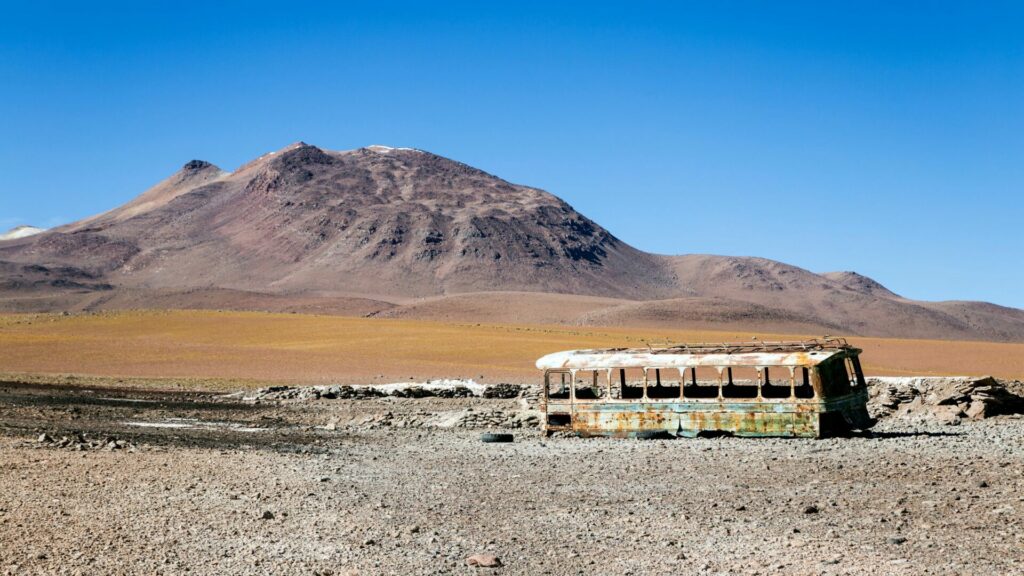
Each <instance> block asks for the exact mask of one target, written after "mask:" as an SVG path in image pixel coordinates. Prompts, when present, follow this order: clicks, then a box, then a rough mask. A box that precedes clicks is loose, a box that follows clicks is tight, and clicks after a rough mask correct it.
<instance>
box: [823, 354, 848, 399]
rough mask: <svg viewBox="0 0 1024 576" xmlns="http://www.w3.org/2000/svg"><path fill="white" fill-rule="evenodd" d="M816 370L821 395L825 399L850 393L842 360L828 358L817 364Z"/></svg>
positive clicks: (843, 360) (844, 364) (844, 362)
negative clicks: (819, 381) (819, 379)
mask: <svg viewBox="0 0 1024 576" xmlns="http://www.w3.org/2000/svg"><path fill="white" fill-rule="evenodd" d="M817 370H818V377H820V378H821V393H822V394H823V395H824V396H825V397H826V398H828V397H831V396H842V395H843V394H848V393H849V392H850V376H849V374H847V372H846V360H845V359H844V358H830V359H828V360H826V361H825V362H822V363H821V364H818V367H817Z"/></svg>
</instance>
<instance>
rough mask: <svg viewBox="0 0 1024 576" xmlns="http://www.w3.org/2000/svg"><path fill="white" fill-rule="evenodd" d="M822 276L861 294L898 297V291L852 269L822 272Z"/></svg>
mask: <svg viewBox="0 0 1024 576" xmlns="http://www.w3.org/2000/svg"><path fill="white" fill-rule="evenodd" d="M822 276H824V277H825V278H828V279H829V280H832V281H833V282H837V283H839V284H841V285H842V286H843V287H844V288H847V289H849V290H853V291H854V292H860V293H861V294H869V295H871V296H880V297H883V298H894V297H898V295H897V294H896V293H894V292H893V291H892V290H889V289H888V288H886V287H885V286H883V285H882V284H881V283H880V282H878V281H877V280H874V279H873V278H868V277H867V276H864V275H863V274H859V273H857V272H854V271H852V270H844V271H841V272H826V273H824V274H822Z"/></svg>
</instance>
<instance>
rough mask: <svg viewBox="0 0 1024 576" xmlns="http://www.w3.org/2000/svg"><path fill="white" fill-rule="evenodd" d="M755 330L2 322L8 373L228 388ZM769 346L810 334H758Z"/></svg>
mask: <svg viewBox="0 0 1024 576" xmlns="http://www.w3.org/2000/svg"><path fill="white" fill-rule="evenodd" d="M754 335H755V334H754V333H749V332H747V333H742V332H714V331H703V330H702V331H696V330H694V331H686V330H658V329H638V328H633V329H631V328H589V327H588V328H581V327H571V326H545V325H517V324H467V323H440V322H427V321H416V320H394V319H382V318H347V317H338V316H312V315H300V314H269V313H259V312H211V311H148V312H111V313H101V314H87V315H72V316H60V315H50V314H26V315H3V316H0V372H3V373H6V374H7V375H8V376H13V375H18V376H19V377H23V376H24V375H36V376H37V377H38V376H45V377H58V376H60V375H76V376H80V377H97V378H100V379H115V380H116V379H118V378H124V379H130V381H133V382H134V381H136V380H138V379H153V380H154V381H157V382H160V381H164V382H165V383H171V384H173V385H176V386H187V387H200V388H218V387H239V386H255V385H262V384H265V383H269V382H281V383H313V384H315V383H327V382H338V383H356V382H371V383H372V382H391V381H400V380H408V379H416V380H423V379H430V378H457V377H462V378H474V379H477V380H481V379H482V380H483V381H485V382H494V381H514V382H530V381H535V380H536V378H537V372H536V369H535V368H534V366H533V363H534V361H535V360H536V359H537V358H538V357H539V356H541V355H543V354H546V353H549V352H553V351H557V350H564V349H570V348H586V347H597V346H643V345H644V341H645V340H652V341H659V340H671V341H685V342H693V341H726V340H749V339H750V338H751V337H752V336H754ZM756 336H758V337H760V338H762V339H782V338H799V337H801V335H792V334H791V335H780V334H763V333H762V334H756ZM851 342H852V343H853V344H855V345H856V346H859V347H861V348H863V349H864V350H865V354H864V357H863V358H864V362H865V369H866V371H867V372H868V373H869V375H918V374H919V375H928V374H957V375H961V374H963V375H982V374H992V375H995V376H998V377H1003V378H1017V379H1020V378H1024V344H1020V343H1015V344H1000V343H987V342H965V341H939V340H898V339H883V338H859V337H856V338H852V339H851Z"/></svg>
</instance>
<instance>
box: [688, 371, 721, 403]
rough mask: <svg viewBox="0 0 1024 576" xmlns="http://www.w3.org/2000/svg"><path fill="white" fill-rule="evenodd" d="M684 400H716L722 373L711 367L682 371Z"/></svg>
mask: <svg viewBox="0 0 1024 576" xmlns="http://www.w3.org/2000/svg"><path fill="white" fill-rule="evenodd" d="M682 372H683V381H684V383H683V397H684V398H718V389H719V386H720V385H721V382H722V377H723V374H724V372H722V373H720V372H719V371H718V369H716V368H713V367H711V366H699V367H697V368H684V369H683V371H682Z"/></svg>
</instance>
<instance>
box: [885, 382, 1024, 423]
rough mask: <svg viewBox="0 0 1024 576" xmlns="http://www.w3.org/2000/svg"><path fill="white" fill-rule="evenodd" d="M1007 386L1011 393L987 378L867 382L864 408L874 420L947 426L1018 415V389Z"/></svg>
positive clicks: (1022, 401) (1022, 399)
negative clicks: (912, 420) (910, 419)
mask: <svg viewBox="0 0 1024 576" xmlns="http://www.w3.org/2000/svg"><path fill="white" fill-rule="evenodd" d="M1009 384H1010V385H1011V386H1012V387H1013V390H1012V391H1011V389H1010V387H1009V386H1008V384H1007V383H1003V382H1000V381H998V380H996V379H995V378H992V377H991V376H986V377H984V378H977V379H973V378H967V377H911V378H869V379H868V393H869V395H870V399H869V401H868V408H869V410H870V411H871V412H872V414H874V415H876V416H881V417H884V416H890V415H899V416H902V417H920V418H927V419H936V420H938V421H940V422H942V423H944V424H949V425H956V424H959V423H960V420H961V419H963V418H970V419H972V420H980V419H983V418H989V417H992V416H998V415H1001V414H1019V413H1022V412H1024V396H1021V395H1020V393H1021V388H1020V386H1019V384H1018V383H1009ZM1015 392H1016V393H1015Z"/></svg>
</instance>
